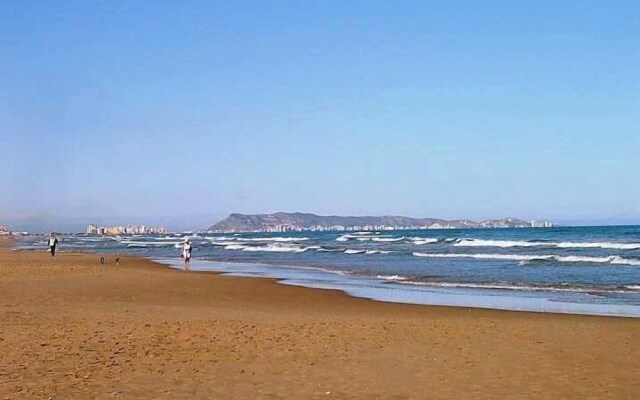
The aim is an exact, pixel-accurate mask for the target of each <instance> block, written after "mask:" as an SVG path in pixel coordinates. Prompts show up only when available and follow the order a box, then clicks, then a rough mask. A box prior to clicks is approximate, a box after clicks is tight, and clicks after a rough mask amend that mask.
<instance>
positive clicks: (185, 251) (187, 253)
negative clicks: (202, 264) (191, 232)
mask: <svg viewBox="0 0 640 400" xmlns="http://www.w3.org/2000/svg"><path fill="white" fill-rule="evenodd" d="M192 251H193V246H191V243H190V242H189V238H185V239H184V244H183V245H182V258H183V259H184V269H185V271H186V270H189V263H190V262H191V252H192Z"/></svg>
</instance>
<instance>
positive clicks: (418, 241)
mask: <svg viewBox="0 0 640 400" xmlns="http://www.w3.org/2000/svg"><path fill="white" fill-rule="evenodd" d="M438 242H439V240H438V239H436V238H417V237H416V238H412V239H411V243H413V244H417V245H423V244H433V243H438Z"/></svg>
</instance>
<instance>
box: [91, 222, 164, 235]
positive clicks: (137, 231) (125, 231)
mask: <svg viewBox="0 0 640 400" xmlns="http://www.w3.org/2000/svg"><path fill="white" fill-rule="evenodd" d="M165 233H167V230H166V229H165V228H163V227H156V226H145V225H127V226H124V225H119V226H107V227H104V226H100V227H99V226H97V225H94V224H89V225H87V230H86V234H87V235H159V234H165Z"/></svg>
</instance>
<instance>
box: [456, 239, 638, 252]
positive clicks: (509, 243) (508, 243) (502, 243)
mask: <svg viewBox="0 0 640 400" xmlns="http://www.w3.org/2000/svg"><path fill="white" fill-rule="evenodd" d="M454 246H458V247H503V248H508V247H557V248H561V249H593V248H600V249H617V250H636V249H640V243H616V242H536V241H532V242H527V241H520V240H483V239H462V240H460V241H459V242H457V243H455V244H454Z"/></svg>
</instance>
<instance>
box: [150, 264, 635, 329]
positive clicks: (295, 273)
mask: <svg viewBox="0 0 640 400" xmlns="http://www.w3.org/2000/svg"><path fill="white" fill-rule="evenodd" d="M149 259H150V260H152V261H154V262H158V263H162V264H166V265H168V266H170V268H174V269H178V270H180V269H181V268H180V265H179V264H180V263H181V260H180V259H179V258H167V257H151V258H149ZM192 270H194V271H199V272H216V273H220V274H223V275H228V276H236V277H253V278H270V279H275V280H276V281H277V282H278V283H280V284H282V285H293V286H300V287H306V288H312V289H323V290H337V291H340V292H343V293H345V294H346V295H348V296H350V297H354V298H363V299H368V300H372V301H380V302H385V303H397V304H413V305H421V306H427V307H429V306H438V307H461V308H473V309H486V310H502V311H512V312H534V313H550V314H569V315H595V316H603V317H620V318H640V306H634V305H614V304H599V303H596V302H588V300H593V299H590V298H589V297H590V296H593V294H594V292H593V291H586V292H576V291H552V290H544V289H540V290H511V289H507V288H482V287H453V286H429V285H408V284H403V283H400V282H390V281H387V280H384V279H381V278H380V277H365V276H357V275H345V274H342V273H340V272H337V271H332V270H327V269H323V268H317V267H306V266H296V265H284V264H268V263H251V262H240V261H235V260H231V261H216V260H207V259H194V260H192ZM579 300H583V301H582V302H580V301H579Z"/></svg>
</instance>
